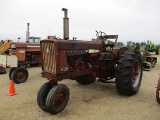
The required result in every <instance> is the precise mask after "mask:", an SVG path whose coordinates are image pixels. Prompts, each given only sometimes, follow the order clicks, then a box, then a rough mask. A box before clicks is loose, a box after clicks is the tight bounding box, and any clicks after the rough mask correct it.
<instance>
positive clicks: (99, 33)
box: [96, 30, 106, 37]
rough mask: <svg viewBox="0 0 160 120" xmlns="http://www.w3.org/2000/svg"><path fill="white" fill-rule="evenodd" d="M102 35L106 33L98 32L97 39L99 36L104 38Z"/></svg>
mask: <svg viewBox="0 0 160 120" xmlns="http://www.w3.org/2000/svg"><path fill="white" fill-rule="evenodd" d="M102 35H106V33H104V32H102V31H99V32H98V31H97V30H96V36H97V37H99V36H101V37H102Z"/></svg>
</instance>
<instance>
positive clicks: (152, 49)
mask: <svg viewBox="0 0 160 120" xmlns="http://www.w3.org/2000/svg"><path fill="white" fill-rule="evenodd" d="M146 50H147V51H148V52H155V54H156V55H159V53H160V46H159V45H155V44H154V43H152V42H151V41H149V40H148V41H147V45H146Z"/></svg>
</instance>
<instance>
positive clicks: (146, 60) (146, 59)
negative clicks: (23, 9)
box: [127, 41, 157, 70]
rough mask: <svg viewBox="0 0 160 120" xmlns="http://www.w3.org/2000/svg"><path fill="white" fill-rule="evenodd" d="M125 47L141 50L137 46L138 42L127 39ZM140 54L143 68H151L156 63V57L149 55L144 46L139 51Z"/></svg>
mask: <svg viewBox="0 0 160 120" xmlns="http://www.w3.org/2000/svg"><path fill="white" fill-rule="evenodd" d="M127 48H128V49H137V50H139V51H141V50H140V49H139V48H140V46H139V44H136V43H134V42H132V41H128V42H127ZM141 55H142V60H143V70H150V69H151V68H153V67H154V66H155V65H156V63H157V57H153V56H151V54H150V53H149V51H148V50H147V49H146V48H144V50H143V51H141Z"/></svg>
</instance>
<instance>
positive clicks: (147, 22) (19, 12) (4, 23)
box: [0, 0, 160, 44]
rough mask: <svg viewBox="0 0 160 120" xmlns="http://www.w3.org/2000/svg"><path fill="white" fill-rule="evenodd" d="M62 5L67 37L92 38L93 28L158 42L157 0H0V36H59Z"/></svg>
mask: <svg viewBox="0 0 160 120" xmlns="http://www.w3.org/2000/svg"><path fill="white" fill-rule="evenodd" d="M62 8H67V9H68V17H69V24H70V39H72V37H77V39H78V40H79V39H81V40H91V39H92V38H96V32H95V30H97V31H103V32H105V33H106V34H118V35H119V41H120V42H124V44H126V43H127V41H134V42H146V41H147V40H151V41H153V42H154V43H155V44H160V0H95V1H94V0H0V15H1V17H0V28H1V29H0V40H6V39H12V40H14V41H18V37H21V41H25V38H26V30H27V23H30V36H37V37H41V38H42V39H44V38H46V37H47V36H48V35H56V36H57V37H60V38H63V17H64V12H63V11H61V10H62Z"/></svg>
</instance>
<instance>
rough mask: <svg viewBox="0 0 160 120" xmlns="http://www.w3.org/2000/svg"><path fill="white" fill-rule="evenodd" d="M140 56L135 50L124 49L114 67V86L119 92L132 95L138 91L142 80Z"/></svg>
mask: <svg viewBox="0 0 160 120" xmlns="http://www.w3.org/2000/svg"><path fill="white" fill-rule="evenodd" d="M142 69H143V65H142V58H141V54H140V52H138V51H136V50H128V51H126V52H125V53H124V54H123V55H122V56H121V58H120V59H119V60H118V64H117V67H116V69H115V76H116V88H117V90H118V92H119V93H121V94H124V95H133V94H136V93H137V92H138V91H139V88H140V85H141V80H142Z"/></svg>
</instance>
